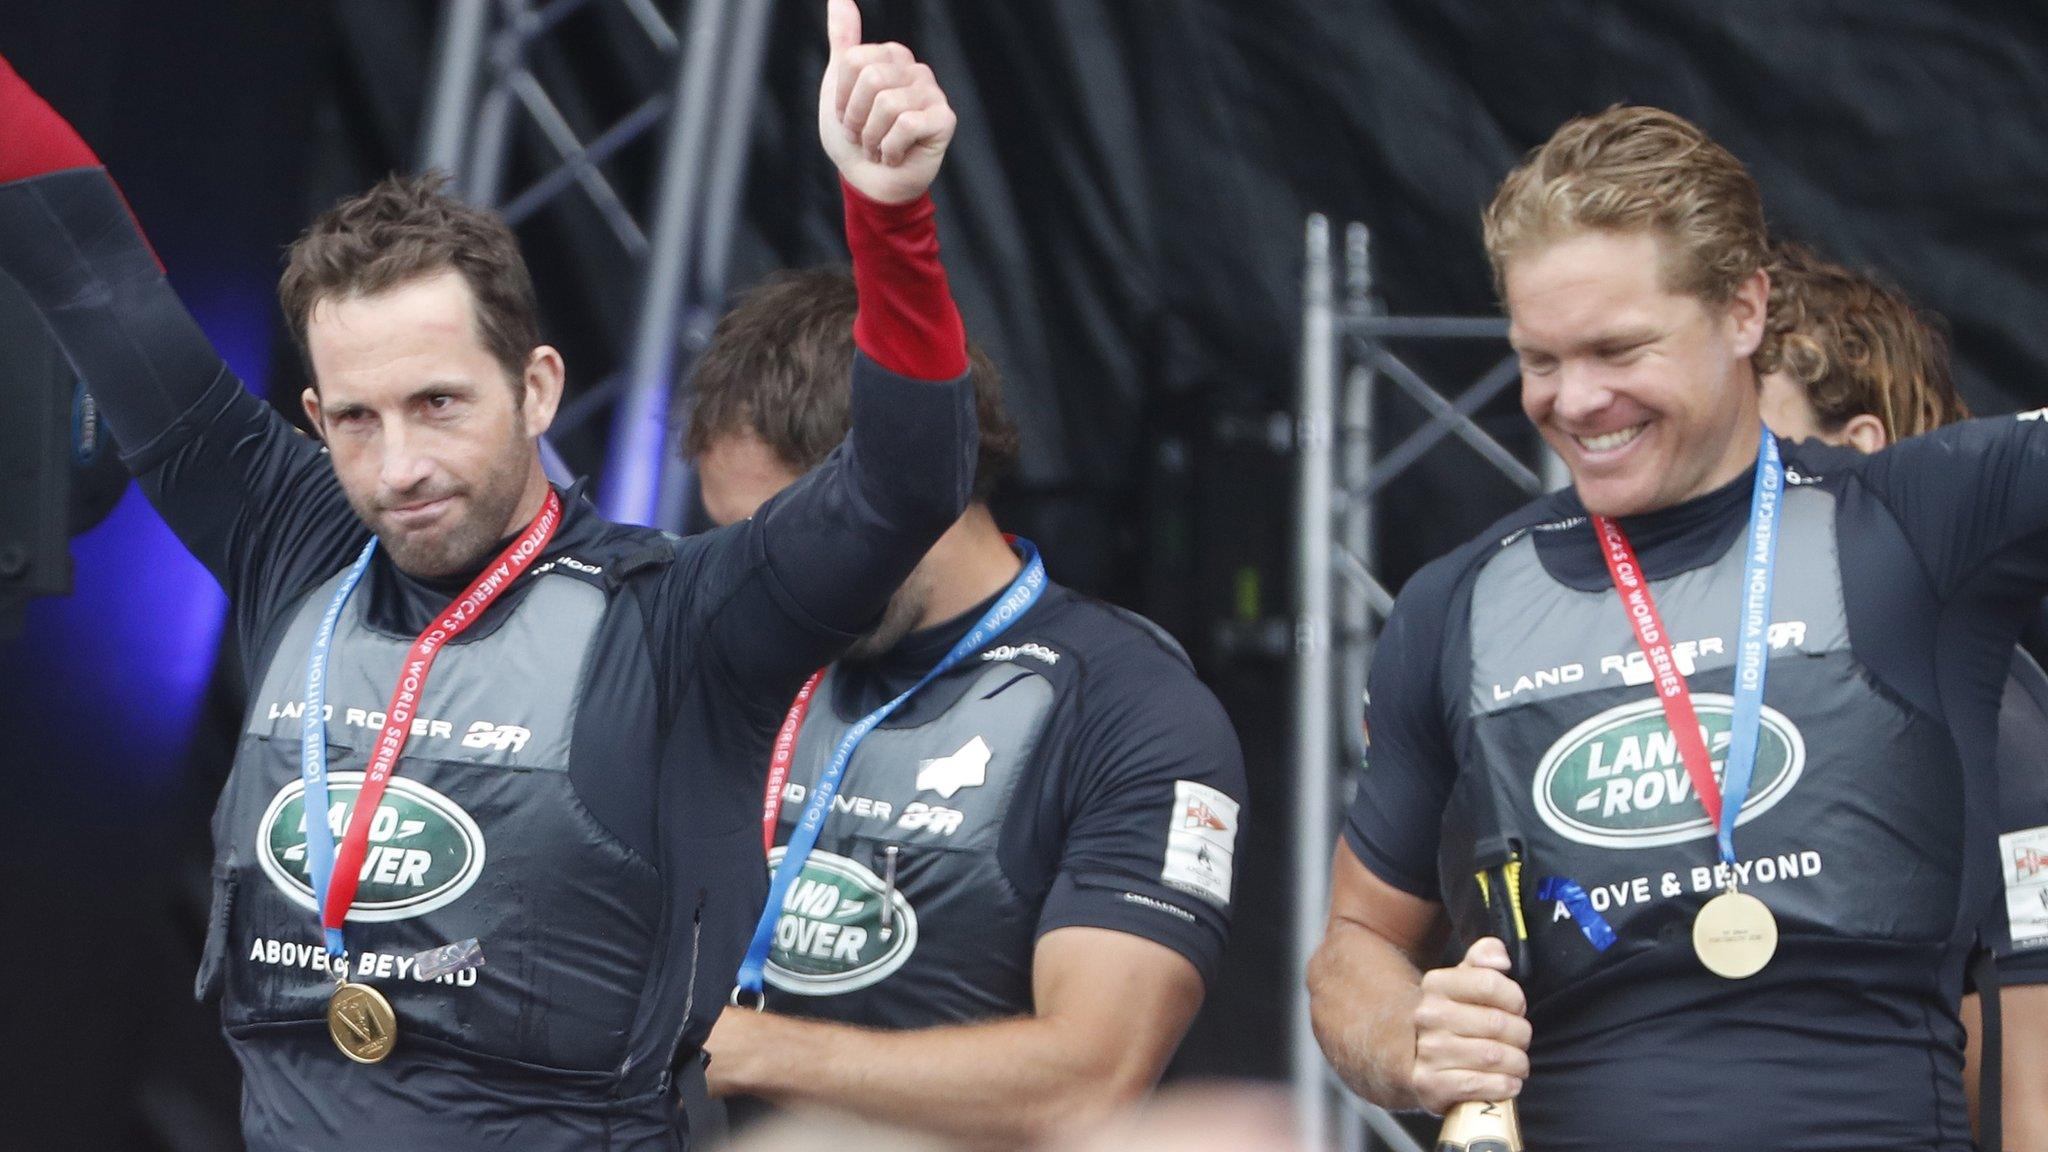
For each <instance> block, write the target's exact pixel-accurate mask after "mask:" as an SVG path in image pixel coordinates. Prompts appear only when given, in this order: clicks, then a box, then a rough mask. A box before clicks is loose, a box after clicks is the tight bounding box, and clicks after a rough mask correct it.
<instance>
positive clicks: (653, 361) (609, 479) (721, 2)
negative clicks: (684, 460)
mask: <svg viewBox="0 0 2048 1152" xmlns="http://www.w3.org/2000/svg"><path fill="white" fill-rule="evenodd" d="M727 7H728V3H727V0H696V2H695V3H694V4H693V5H692V7H691V11H690V33H689V39H688V41H687V43H686V45H685V47H684V50H683V58H682V61H681V63H680V65H679V66H678V67H677V69H676V97H675V104H674V109H673V111H671V112H670V113H669V117H670V119H669V133H668V141H667V144H666V146H665V148H664V151H663V156H662V172H661V183H660V189H661V191H660V196H659V199H658V200H657V206H656V209H655V216H654V227H653V228H652V229H651V230H650V237H651V238H650V241H649V245H650V251H649V253H648V261H647V275H646V276H645V278H644V279H643V281H642V283H643V284H644V285H645V286H646V292H645V295H644V296H643V297H642V298H641V303H640V319H639V322H638V323H637V324H636V325H635V329H634V334H633V351H632V358H631V360H630V362H629V367H628V368H627V372H626V394H625V396H623V397H621V400H620V403H619V406H618V408H617V409H616V410H615V411H614V413H613V420H612V438H611V452H610V453H609V456H608V459H607V461H606V468H605V483H604V490H603V492H602V498H601V501H600V503H601V506H602V507H603V509H604V512H605V515H607V516H609V517H611V518H612V519H613V520H616V521H620V522H622V523H630V524H647V523H651V522H653V520H654V514H655V505H656V502H657V498H658V494H659V493H660V491H661V473H662V463H663V457H664V456H665V455H666V452H665V448H666V444H667V438H668V393H669V385H670V382H671V378H672V376H673V373H674V369H675V358H676V329H677V326H678V322H679V321H680V319H681V317H682V311H683V294H684V291H685V285H684V279H685V273H686V272H687V271H688V269H689V268H690V264H691V256H692V251H691V249H692V245H693V242H694V239H695V235H694V230H693V229H692V228H691V227H690V224H691V222H692V221H693V220H694V219H695V218H696V216H697V212H698V209H699V203H700V201H701V199H702V194H703V179H702V176H703V169H704V162H705V154H706V151H707V148H708V145H709V143H710V137H711V126H712V122H713V120H714V119H715V118H716V117H717V116H718V114H719V113H720V109H719V108H717V107H716V105H715V103H714V101H713V94H714V93H715V92H716V90H717V88H716V85H717V81H718V71H719V68H718V65H719V57H720V56H721V54H722V48H723V46H722V45H721V44H720V42H719V41H720V32H721V31H722V30H723V29H724V26H725V15H726V10H727Z"/></svg>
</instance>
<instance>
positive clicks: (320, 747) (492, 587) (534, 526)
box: [299, 489, 562, 956]
mask: <svg viewBox="0 0 2048 1152" xmlns="http://www.w3.org/2000/svg"><path fill="white" fill-rule="evenodd" d="M561 522H562V500H561V497H559V496H557V495H555V493H554V491H553V490H552V489H550V490H549V491H548V498H547V502H546V503H544V504H542V505H541V509H540V512H539V514H537V515H536V516H534V518H533V522H532V523H531V524H528V525H527V526H526V531H524V532H522V533H520V534H519V539H517V540H514V541H513V542H512V544H511V545H510V546H509V547H507V548H506V549H505V551H503V552H501V553H499V554H498V558H497V559H496V560H493V561H491V562H490V563H489V564H487V565H485V566H484V570H483V571H482V572H480V573H478V574H477V578H476V579H475V580H474V581H472V582H471V583H470V585H469V587H468V588H466V589H464V590H463V592H462V595H460V596H457V597H456V598H455V599H454V600H452V601H450V602H449V604H448V607H447V608H445V609H443V610H442V612H441V615H440V616H439V617H438V618H436V619H435V621H434V622H433V623H432V624H429V625H427V628H426V631H424V632H421V633H420V634H419V636H418V637H417V638H416V639H414V640H413V642H412V649H411V650H410V651H409V652H407V653H406V656H405V663H404V664H402V665H400V671H399V674H398V684H397V685H396V686H395V687H393V688H392V690H391V703H390V704H389V705H387V706H386V707H385V709H384V728H383V730H382V731H381V732H380V733H379V734H378V737H377V745H376V749H375V751H374V752H372V754H371V756H370V766H369V768H368V769H367V770H366V771H365V772H364V773H363V783H362V786H361V789H360V790H359V791H358V792H357V793H356V804H355V811H354V812H353V813H352V814H351V815H350V817H349V822H348V830H347V832H346V833H345V834H344V835H343V836H342V840H341V847H340V849H339V851H337V850H336V848H335V844H334V830H333V829H332V828H330V827H329V826H328V824H327V811H328V803H329V802H328V798H327V699H326V697H327V656H328V652H329V650H330V649H331V648H332V647H333V645H334V626H335V623H336V621H338V620H340V619H341V610H342V607H343V606H344V605H346V604H347V603H348V598H349V595H350V593H352V592H354V591H355V589H356V585H357V584H358V583H360V582H361V581H362V578H363V573H364V571H366V570H367V569H368V568H369V566H370V557H371V556H372V555H373V554H374V553H375V552H376V551H377V538H376V537H374V536H372V537H371V538H370V542H369V543H368V544H365V545H363V551H362V554H361V555H359V556H357V557H356V562H355V564H354V565H352V566H351V567H350V568H349V570H348V573H347V574H346V575H344V576H343V577H342V580H341V586H340V587H338V588H336V589H335V590H334V599H332V600H330V601H328V604H327V612H326V614H325V615H324V616H322V617H321V618H320V628H319V630H318V631H317V632H316V633H315V634H314V636H313V647H312V652H311V653H310V654H309V655H308V656H307V658H306V707H305V713H304V717H303V719H302V720H301V721H300V729H299V778H300V779H301V780H304V781H305V784H306V794H305V808H306V870H307V873H308V875H309V876H310V878H311V879H312V882H313V904H314V907H315V908H316V909H318V910H319V911H320V914H321V915H320V924H321V927H322V929H323V931H324V935H325V938H326V943H327V953H328V955H330V956H340V955H342V954H343V953H344V952H346V951H347V948H346V946H345V945H344V943H343V940H342V922H343V921H344V920H346V919H347V918H348V910H349V907H350V906H351V905H353V904H354V903H355V900H356V888H357V886H358V885H359V884H360V883H361V881H362V868H363V856H364V855H365V853H366V852H367V851H368V849H369V843H370V825H371V823H372V822H373V821H374V820H375V818H376V815H377V802H378V801H379V800H382V799H383V798H384V786H385V785H386V784H388V783H390V781H391V773H392V770H393V769H394V768H395V767H396V766H397V764H398V754H399V753H400V752H401V751H403V750H404V748H405V742H406V739H407V738H408V737H410V736H411V735H412V718H413V712H414V711H415V710H416V709H417V708H418V707H419V702H420V697H421V695H422V694H423V693H424V692H425V690H426V686H427V672H428V670H429V669H431V668H432V667H433V665H434V657H436V656H438V655H439V654H440V652H441V649H442V648H443V647H444V646H445V645H447V643H448V642H449V641H451V640H453V639H455V638H456V637H457V636H460V635H462V633H463V632H464V631H466V630H468V628H469V626H470V625H471V624H474V623H476V621H477V619H478V618H479V617H481V616H482V615H483V614H484V610H485V609H487V608H489V607H490V606H491V604H492V602H493V601H495V600H497V598H498V597H499V595H500V594H502V593H503V592H504V591H505V589H507V588H509V587H511V586H512V583H513V582H514V581H516V580H518V579H519V576H520V574H521V573H523V572H525V571H526V569H527V568H529V567H531V566H532V564H533V561H534V558H535V557H537V556H539V555H540V550H541V549H542V548H545V547H547V543H548V540H549V539H550V538H551V537H553V536H554V534H555V529H556V527H558V526H559V525H560V524H561Z"/></svg>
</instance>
